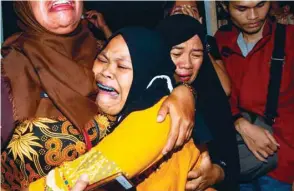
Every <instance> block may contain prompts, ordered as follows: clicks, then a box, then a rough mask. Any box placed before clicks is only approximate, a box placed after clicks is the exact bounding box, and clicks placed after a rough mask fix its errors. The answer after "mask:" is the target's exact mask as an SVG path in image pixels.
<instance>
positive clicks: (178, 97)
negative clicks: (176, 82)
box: [157, 85, 195, 154]
mask: <svg viewBox="0 0 294 191" xmlns="http://www.w3.org/2000/svg"><path fill="white" fill-rule="evenodd" d="M167 114H170V117H171V131H170V134H169V138H168V141H167V144H166V146H165V147H164V149H163V151H162V153H163V154H166V153H168V152H170V151H171V150H172V149H173V148H176V147H180V146H182V145H183V144H184V143H185V141H187V140H189V138H190V137H191V134H192V130H193V127H194V120H195V119H194V116H195V99H194V96H193V94H192V92H191V90H190V89H189V88H188V87H186V86H184V85H181V86H178V87H176V88H175V89H174V90H173V91H172V93H171V95H170V96H168V98H167V99H166V100H165V101H164V102H163V104H162V106H161V108H160V110H159V112H158V117H157V121H158V122H162V121H164V119H165V117H166V115H167Z"/></svg>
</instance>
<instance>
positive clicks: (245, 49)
mask: <svg viewBox="0 0 294 191" xmlns="http://www.w3.org/2000/svg"><path fill="white" fill-rule="evenodd" d="M237 43H238V46H239V48H240V49H241V52H242V54H243V56H244V57H246V56H247V55H248V53H249V52H250V51H251V50H252V49H253V48H254V46H255V44H256V43H247V42H245V39H244V37H243V35H242V33H240V34H239V36H238V39H237Z"/></svg>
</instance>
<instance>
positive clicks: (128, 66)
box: [93, 35, 133, 115]
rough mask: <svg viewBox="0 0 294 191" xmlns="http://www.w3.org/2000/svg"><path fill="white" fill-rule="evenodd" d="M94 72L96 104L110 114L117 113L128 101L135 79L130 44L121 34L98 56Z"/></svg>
mask: <svg viewBox="0 0 294 191" xmlns="http://www.w3.org/2000/svg"><path fill="white" fill-rule="evenodd" d="M93 72H94V73H95V78H96V82H97V86H98V89H99V91H98V95H97V98H96V104H97V105H98V107H99V108H100V109H101V110H102V111H103V112H105V113H106V114H109V115H117V114H118V113H119V112H120V111H121V110H122V108H123V106H124V105H125V103H126V100H127V97H128V94H129V92H130V89H131V85H132V81H133V66H132V61H131V57H130V52H129V49H128V46H127V44H126V42H125V40H124V39H123V37H122V36H121V35H118V36H116V37H114V38H113V39H112V40H111V41H110V42H109V43H108V45H107V46H106V48H105V49H104V50H103V51H102V52H101V53H100V54H99V55H98V56H97V59H96V61H95V62H94V67H93Z"/></svg>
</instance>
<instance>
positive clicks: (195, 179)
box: [186, 151, 224, 191]
mask: <svg viewBox="0 0 294 191" xmlns="http://www.w3.org/2000/svg"><path fill="white" fill-rule="evenodd" d="M201 155H202V156H201V157H202V161H201V163H200V167H199V168H198V169H194V170H192V171H190V172H189V173H188V179H190V181H188V182H187V184H186V190H189V191H198V190H199V191H200V190H205V189H207V188H208V187H209V186H212V185H214V184H216V183H217V182H219V181H221V180H223V179H224V172H223V169H222V168H221V167H220V166H218V165H216V164H212V163H211V160H210V157H209V154H208V152H207V151H204V152H202V154H201Z"/></svg>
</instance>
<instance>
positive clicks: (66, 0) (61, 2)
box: [53, 0, 70, 6]
mask: <svg viewBox="0 0 294 191" xmlns="http://www.w3.org/2000/svg"><path fill="white" fill-rule="evenodd" d="M60 4H70V1H68V0H60V1H55V2H54V3H53V6H55V5H60Z"/></svg>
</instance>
